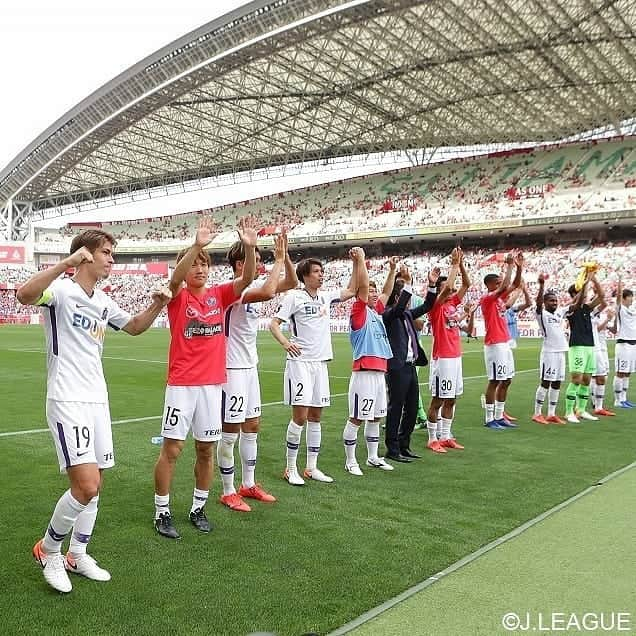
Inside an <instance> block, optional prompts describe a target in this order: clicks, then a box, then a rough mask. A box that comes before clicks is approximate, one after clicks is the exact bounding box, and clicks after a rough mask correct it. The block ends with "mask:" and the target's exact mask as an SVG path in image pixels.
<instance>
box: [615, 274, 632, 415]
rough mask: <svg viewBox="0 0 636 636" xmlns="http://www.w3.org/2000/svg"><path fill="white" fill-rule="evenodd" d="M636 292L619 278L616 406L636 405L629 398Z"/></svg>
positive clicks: (626, 407) (617, 294)
mask: <svg viewBox="0 0 636 636" xmlns="http://www.w3.org/2000/svg"><path fill="white" fill-rule="evenodd" d="M633 302H634V292H633V291H632V290H631V289H624V288H623V281H622V280H621V279H620V278H619V279H618V290H617V292H616V318H615V321H614V330H615V332H616V350H615V352H614V358H615V359H614V365H615V375H614V395H615V400H614V406H619V407H621V408H623V409H631V408H634V407H635V406H636V404H634V403H633V402H631V401H630V400H629V396H628V391H629V376H630V375H631V374H632V373H636V309H635V308H634V307H633V305H632V303H633Z"/></svg>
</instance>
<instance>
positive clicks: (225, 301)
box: [155, 217, 256, 539]
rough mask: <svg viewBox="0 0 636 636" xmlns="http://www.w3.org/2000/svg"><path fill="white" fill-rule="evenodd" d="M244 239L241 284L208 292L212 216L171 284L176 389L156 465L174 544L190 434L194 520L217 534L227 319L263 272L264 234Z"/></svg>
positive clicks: (159, 523)
mask: <svg viewBox="0 0 636 636" xmlns="http://www.w3.org/2000/svg"><path fill="white" fill-rule="evenodd" d="M238 233H239V237H240V239H241V242H242V243H243V249H244V250H245V262H244V265H243V275H242V276H241V278H236V279H234V280H233V281H230V282H228V283H224V284H222V285H214V286H213V287H206V283H207V280H208V273H209V270H210V256H209V254H208V253H207V252H206V251H205V249H204V248H205V246H206V245H207V244H208V243H209V242H210V241H211V240H212V221H211V219H209V218H207V217H204V218H202V219H201V221H200V223H199V228H198V230H197V233H196V237H195V240H194V243H193V245H192V247H190V248H189V249H188V250H185V251H184V252H181V254H179V256H178V257H177V266H176V268H175V270H174V272H173V274H172V278H171V280H170V289H171V291H172V294H173V298H172V300H171V301H170V303H169V304H168V318H169V319H170V352H169V354H168V385H167V386H166V396H165V402H164V410H163V418H162V429H161V434H162V435H163V445H162V447H161V451H160V453H159V458H158V459H157V463H156V465H155V529H156V530H157V532H158V533H159V534H160V535H161V536H163V537H167V538H169V539H178V538H179V533H178V532H177V530H176V528H175V527H174V525H173V523H172V515H171V514H170V484H171V483H172V475H173V473H174V468H175V464H176V462H177V458H178V457H179V455H180V454H181V451H182V450H183V446H184V443H185V439H186V437H187V435H188V431H189V430H190V429H192V436H193V437H194V440H195V441H194V447H195V452H196V462H195V465H194V478H195V486H194V493H193V496H192V507H191V508H190V521H191V523H192V524H193V525H194V526H195V528H197V529H198V530H200V531H201V532H209V531H210V530H211V525H210V523H209V521H208V519H207V517H206V514H205V504H206V502H207V500H208V493H209V490H210V484H211V483H212V474H213V466H214V455H213V453H214V444H215V442H217V441H218V440H219V439H221V421H222V415H221V394H222V385H223V384H224V383H225V381H226V379H227V375H226V371H225V362H226V360H225V334H224V333H223V319H224V316H225V310H226V309H227V308H228V307H229V306H230V305H231V304H232V303H234V302H236V301H237V300H238V299H239V298H240V297H241V294H242V293H243V290H244V289H245V288H246V287H247V286H248V285H249V284H250V283H251V282H252V281H253V280H254V273H255V271H256V232H255V231H254V229H253V228H251V227H248V225H247V223H246V222H244V221H241V226H240V229H239V231H238ZM184 282H185V287H184V286H183V283H184Z"/></svg>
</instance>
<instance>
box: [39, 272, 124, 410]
mask: <svg viewBox="0 0 636 636" xmlns="http://www.w3.org/2000/svg"><path fill="white" fill-rule="evenodd" d="M38 305H40V306H41V307H42V313H43V315H44V330H45V333H46V349H47V353H46V364H47V370H48V380H47V387H46V397H47V399H49V400H56V401H58V402H91V403H97V404H105V403H107V402H108V391H107V389H106V380H105V379H104V370H103V369H102V358H101V356H102V350H103V345H104V335H105V333H106V328H107V327H111V328H113V329H116V330H119V329H121V328H122V327H124V326H126V324H128V322H129V321H130V314H129V313H128V312H126V311H124V310H123V309H121V308H120V307H119V306H118V305H117V304H116V303H115V302H114V301H113V300H112V299H111V298H110V297H109V296H107V295H106V294H105V293H104V292H103V291H102V290H101V289H95V290H94V291H93V294H92V296H89V295H88V294H87V293H86V292H85V291H84V289H83V288H82V287H81V286H80V285H79V284H78V283H76V282H75V281H74V280H72V279H71V278H61V279H57V280H56V281H54V282H53V283H52V284H51V286H50V287H48V289H46V290H45V291H44V293H43V294H42V297H41V298H40V300H39V301H38Z"/></svg>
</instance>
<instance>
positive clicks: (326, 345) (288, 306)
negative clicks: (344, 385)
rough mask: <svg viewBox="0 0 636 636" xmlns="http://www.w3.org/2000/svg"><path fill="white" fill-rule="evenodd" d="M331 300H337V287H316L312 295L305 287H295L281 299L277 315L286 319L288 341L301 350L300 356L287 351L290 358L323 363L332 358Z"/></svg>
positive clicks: (338, 293)
mask: <svg viewBox="0 0 636 636" xmlns="http://www.w3.org/2000/svg"><path fill="white" fill-rule="evenodd" d="M334 302H340V290H339V289H338V290H334V291H321V290H318V294H317V295H316V297H315V298H314V297H313V296H310V295H309V292H308V291H307V290H305V289H294V290H292V291H290V292H288V293H287V295H286V296H285V298H283V304H282V305H281V307H280V309H279V310H278V313H277V314H276V318H279V319H280V320H282V321H283V322H287V321H289V331H290V332H291V338H290V340H291V342H295V343H296V344H297V345H298V346H299V347H300V348H301V350H302V353H301V354H300V356H299V357H294V356H291V355H289V354H288V355H287V357H288V358H289V359H290V360H305V361H308V362H324V361H326V360H331V359H332V358H333V350H332V348H331V330H330V329H329V321H330V317H329V311H330V309H331V303H334Z"/></svg>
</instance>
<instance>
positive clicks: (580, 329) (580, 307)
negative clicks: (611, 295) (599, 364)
mask: <svg viewBox="0 0 636 636" xmlns="http://www.w3.org/2000/svg"><path fill="white" fill-rule="evenodd" d="M590 282H591V283H592V287H593V290H594V296H593V297H592V299H591V300H590V301H589V302H585V299H586V297H587V290H588V283H590ZM568 293H569V294H570V298H571V299H572V304H571V305H570V306H569V308H568V313H567V314H566V318H567V319H568V322H569V323H570V348H569V350H568V366H569V369H570V376H571V380H570V384H568V388H567V390H566V393H565V419H566V420H567V421H568V422H570V423H571V424H578V423H579V421H580V419H579V418H581V419H584V420H598V417H596V416H594V415H592V414H590V413H588V412H587V410H586V407H587V401H588V398H589V397H590V380H591V379H592V376H593V375H594V373H595V371H596V354H595V352H594V329H593V327H592V316H591V313H592V310H593V309H594V308H595V307H598V306H600V305H604V304H605V296H604V294H603V289H602V288H601V285H600V284H599V282H598V280H597V279H596V276H595V274H594V272H593V271H590V272H588V273H587V275H586V278H585V282H584V283H583V286H582V287H581V289H580V291H577V289H576V287H575V285H570V287H569V288H568ZM575 409H576V412H575Z"/></svg>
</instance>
